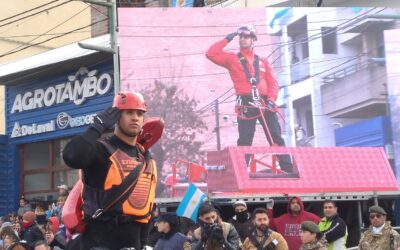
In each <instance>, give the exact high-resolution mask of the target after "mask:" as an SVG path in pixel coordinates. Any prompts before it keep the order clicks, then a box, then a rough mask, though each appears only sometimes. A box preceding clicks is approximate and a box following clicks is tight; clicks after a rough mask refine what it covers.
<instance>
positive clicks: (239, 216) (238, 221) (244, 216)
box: [228, 200, 253, 242]
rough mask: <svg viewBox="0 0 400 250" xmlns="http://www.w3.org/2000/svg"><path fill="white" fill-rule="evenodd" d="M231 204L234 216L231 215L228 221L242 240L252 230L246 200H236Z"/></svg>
mask: <svg viewBox="0 0 400 250" xmlns="http://www.w3.org/2000/svg"><path fill="white" fill-rule="evenodd" d="M232 206H233V209H234V210H235V216H233V217H232V219H230V220H229V221H228V222H229V223H231V224H232V225H233V226H234V227H235V229H236V231H237V232H238V234H239V236H240V240H241V241H242V242H244V240H245V239H246V238H247V237H249V236H250V234H251V232H252V231H253V222H252V220H251V215H250V214H249V211H248V210H247V204H246V202H245V201H243V200H238V201H236V202H235V203H233V205H232Z"/></svg>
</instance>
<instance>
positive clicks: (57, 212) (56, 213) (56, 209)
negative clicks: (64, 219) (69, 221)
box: [51, 196, 67, 220]
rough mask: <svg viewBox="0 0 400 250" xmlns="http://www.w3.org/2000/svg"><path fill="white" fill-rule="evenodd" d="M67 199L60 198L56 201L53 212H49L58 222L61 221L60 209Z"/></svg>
mask: <svg viewBox="0 0 400 250" xmlns="http://www.w3.org/2000/svg"><path fill="white" fill-rule="evenodd" d="M66 199H67V197H66V196H60V197H58V199H57V205H56V206H53V210H52V211H51V216H52V217H53V216H56V217H57V218H58V219H59V220H61V211H62V208H63V207H64V203H65V201H66Z"/></svg>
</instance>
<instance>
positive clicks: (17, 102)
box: [10, 67, 113, 138]
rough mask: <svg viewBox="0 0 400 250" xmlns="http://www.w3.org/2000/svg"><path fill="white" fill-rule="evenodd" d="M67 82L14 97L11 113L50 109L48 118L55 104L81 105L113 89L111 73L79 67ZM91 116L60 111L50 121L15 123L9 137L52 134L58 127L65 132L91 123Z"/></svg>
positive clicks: (28, 91)
mask: <svg viewBox="0 0 400 250" xmlns="http://www.w3.org/2000/svg"><path fill="white" fill-rule="evenodd" d="M67 79H68V80H67V81H66V82H61V83H58V84H49V85H46V87H43V88H36V89H33V90H27V91H25V92H22V93H18V94H16V96H15V98H14V100H13V102H12V103H13V105H12V108H11V110H10V114H12V115H18V114H21V113H24V112H28V111H35V110H38V111H39V110H40V109H42V108H50V109H48V110H49V114H48V115H52V114H51V113H52V112H51V110H52V111H53V112H54V110H55V109H57V108H56V107H55V106H56V105H59V104H65V105H69V106H71V104H74V105H81V104H83V103H85V101H86V100H89V99H90V98H94V97H97V96H102V95H105V94H107V93H109V92H110V90H111V89H112V88H113V81H112V75H111V74H110V73H101V74H99V73H98V70H91V71H89V70H88V69H87V68H85V67H82V68H80V69H79V70H78V71H77V72H76V73H75V74H73V75H69V76H68V77H67ZM52 107H55V108H52ZM58 109H60V108H58ZM46 111H47V109H46ZM42 112H43V111H42ZM89 112H90V111H89ZM94 115H95V114H80V115H70V114H68V113H67V112H62V109H61V110H60V112H58V114H54V119H53V118H52V117H53V116H50V117H49V118H47V119H48V120H45V121H43V120H42V121H40V122H38V121H36V122H32V123H29V124H22V123H23V122H22V121H15V122H14V125H13V129H12V132H11V138H16V137H23V136H29V135H35V134H41V133H46V132H53V131H56V129H57V128H58V129H65V128H67V127H71V128H73V127H79V126H84V125H87V124H90V123H92V122H93V116H94ZM24 123H26V121H25V122H24Z"/></svg>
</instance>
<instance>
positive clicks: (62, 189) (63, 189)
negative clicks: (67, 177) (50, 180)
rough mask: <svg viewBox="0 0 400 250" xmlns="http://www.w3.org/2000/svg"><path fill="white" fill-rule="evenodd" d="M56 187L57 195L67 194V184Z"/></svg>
mask: <svg viewBox="0 0 400 250" xmlns="http://www.w3.org/2000/svg"><path fill="white" fill-rule="evenodd" d="M57 188H58V195H59V196H68V194H69V193H68V186H67V185H65V184H62V185H60V186H57Z"/></svg>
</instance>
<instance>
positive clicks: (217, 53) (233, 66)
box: [206, 39, 279, 102]
mask: <svg viewBox="0 0 400 250" xmlns="http://www.w3.org/2000/svg"><path fill="white" fill-rule="evenodd" d="M228 43H229V42H228V40H227V39H223V40H221V41H219V42H217V43H215V44H214V45H212V46H211V47H210V48H209V49H208V51H207V53H206V57H207V58H208V59H209V60H211V61H212V62H214V63H215V64H217V65H219V66H222V67H224V68H226V69H228V71H229V74H230V76H231V79H232V81H233V85H234V88H235V92H236V95H251V84H250V83H249V81H248V79H247V77H246V74H245V73H244V70H243V67H242V64H241V63H240V60H239V58H238V56H237V54H236V53H233V52H226V51H223V48H224V47H225V46H226V45H227V44H228ZM240 52H241V53H242V55H243V56H244V57H245V58H246V60H247V61H248V64H247V68H248V69H249V72H250V75H252V76H253V75H254V67H253V61H254V52H253V50H249V49H241V50H240ZM257 89H258V92H259V94H260V95H264V96H267V98H268V99H269V100H272V101H274V102H275V101H276V99H277V98H278V92H279V85H278V82H277V80H276V79H275V77H274V76H273V73H272V69H271V66H270V65H269V63H268V61H267V60H266V59H264V58H260V82H259V83H258V84H257Z"/></svg>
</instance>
